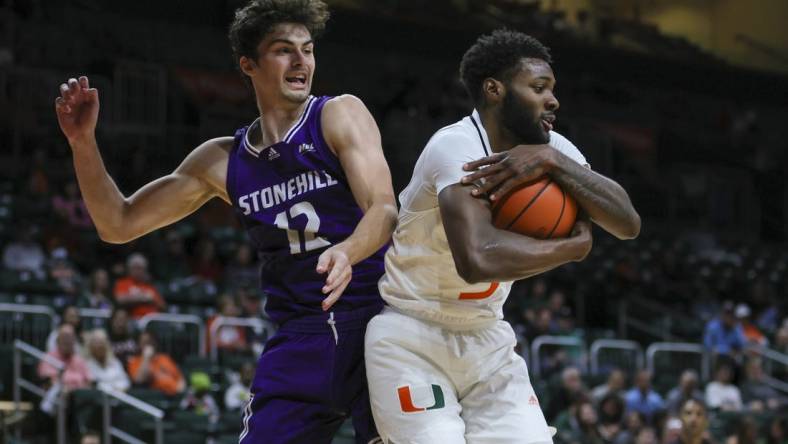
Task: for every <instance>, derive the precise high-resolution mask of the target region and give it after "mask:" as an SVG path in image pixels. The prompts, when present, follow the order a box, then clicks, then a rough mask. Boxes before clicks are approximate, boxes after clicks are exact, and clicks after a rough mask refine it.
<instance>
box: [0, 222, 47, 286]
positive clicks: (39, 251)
mask: <svg viewBox="0 0 788 444" xmlns="http://www.w3.org/2000/svg"><path fill="white" fill-rule="evenodd" d="M35 231H36V227H35V226H30V225H26V224H23V225H20V226H19V228H18V230H17V234H16V236H15V237H14V239H13V240H11V241H10V242H9V243H8V244H7V245H6V246H5V248H4V249H3V266H4V267H5V268H7V269H9V270H14V271H19V272H29V273H32V274H33V276H35V277H36V279H44V277H45V276H46V272H45V270H44V266H45V265H46V254H44V249H43V248H41V246H40V245H39V244H38V242H36V241H35Z"/></svg>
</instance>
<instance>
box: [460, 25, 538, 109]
mask: <svg viewBox="0 0 788 444" xmlns="http://www.w3.org/2000/svg"><path fill="white" fill-rule="evenodd" d="M523 58H534V59H541V60H544V61H545V62H547V63H552V58H551V57H550V50H549V49H548V48H547V47H546V46H544V45H543V44H542V43H541V42H540V41H539V40H537V39H535V38H533V37H531V36H530V35H527V34H523V33H522V32H518V31H511V30H509V29H498V30H496V31H493V33H492V34H489V35H483V36H481V37H479V38H478V39H477V40H476V43H474V44H473V46H471V47H470V48H469V49H468V51H466V52H465V55H464V56H462V61H461V62H460V80H462V83H463V85H465V89H467V90H468V94H469V95H470V96H471V99H472V100H473V102H474V103H476V104H478V103H480V101H481V98H482V82H484V79H487V78H490V77H493V78H497V79H500V80H502V81H505V82H508V81H509V80H511V76H512V75H513V74H514V68H516V67H517V66H518V65H519V63H520V60H522V59H523Z"/></svg>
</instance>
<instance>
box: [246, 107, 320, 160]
mask: <svg viewBox="0 0 788 444" xmlns="http://www.w3.org/2000/svg"><path fill="white" fill-rule="evenodd" d="M307 102H308V101H307V100H304V101H303V102H302V103H293V102H288V101H284V100H276V101H265V100H263V99H262V98H260V97H258V98H257V109H258V110H259V111H260V134H255V135H254V139H253V140H254V144H255V145H256V146H258V147H261V148H264V147H267V146H270V145H273V144H275V143H278V142H281V141H282V140H283V139H284V137H285V135H286V133H287V132H288V131H289V130H290V128H292V127H293V124H295V122H296V120H298V119H299V118H300V117H301V114H302V113H303V112H304V108H305V107H306V104H307ZM261 136H262V139H261V138H260V137H261Z"/></svg>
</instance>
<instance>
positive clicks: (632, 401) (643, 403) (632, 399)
mask: <svg viewBox="0 0 788 444" xmlns="http://www.w3.org/2000/svg"><path fill="white" fill-rule="evenodd" d="M624 398H625V400H626V407H627V411H636V412H640V413H641V414H642V415H643V417H644V418H645V420H646V422H647V423H651V420H652V419H653V417H654V415H655V414H656V413H658V412H660V411H662V410H664V409H665V402H664V401H663V400H662V397H661V396H660V395H659V393H657V392H655V391H654V390H653V389H652V388H651V372H650V371H648V370H639V371H638V372H637V374H636V375H635V384H634V387H632V389H630V390H629V391H628V392H627V393H626V395H624Z"/></svg>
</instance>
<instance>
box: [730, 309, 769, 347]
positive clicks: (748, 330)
mask: <svg viewBox="0 0 788 444" xmlns="http://www.w3.org/2000/svg"><path fill="white" fill-rule="evenodd" d="M750 314H751V313H750V306H749V305H747V304H739V305H737V306H736V311H735V315H736V319H737V320H738V321H739V324H740V325H741V328H742V333H744V338H745V339H746V340H747V343H749V344H752V345H760V346H765V345H767V344H768V343H769V341H768V340H767V339H766V336H764V335H763V333H761V331H760V330H758V327H757V326H756V325H755V324H753V323H752V322H750Z"/></svg>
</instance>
